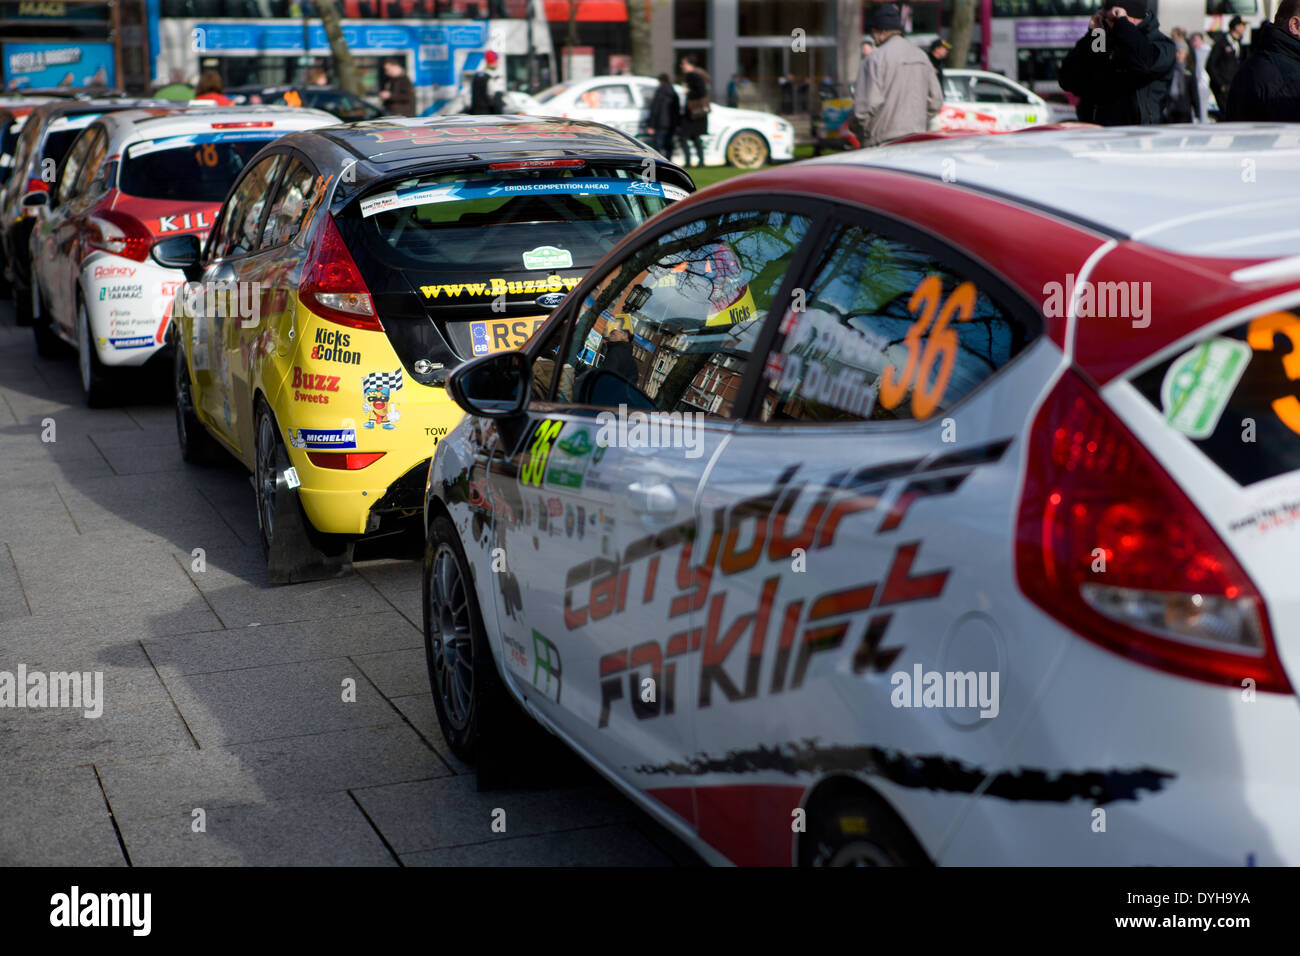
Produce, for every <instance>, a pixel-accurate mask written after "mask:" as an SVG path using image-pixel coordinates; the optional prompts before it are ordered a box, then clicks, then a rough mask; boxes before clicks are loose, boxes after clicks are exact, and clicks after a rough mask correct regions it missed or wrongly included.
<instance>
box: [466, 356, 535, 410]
mask: <svg viewBox="0 0 1300 956" xmlns="http://www.w3.org/2000/svg"><path fill="white" fill-rule="evenodd" d="M532 378H533V370H532V368H531V367H530V366H529V364H528V356H526V355H524V353H523V352H516V351H510V352H497V353H495V354H493V355H485V356H483V357H482V358H478V359H474V360H473V361H472V362H466V363H465V364H464V365H462V366H460V367H459V368H457V369H455V370H454V371H453V372H452V373H451V375H449V376H447V393H448V394H449V395H451V397H452V401H454V402H455V403H456V404H457V405H459V406H460V407H461V408H463V409H465V411H467V412H469V413H470V414H471V415H482V416H483V417H485V418H509V417H511V416H512V415H518V414H519V413H520V412H522V411H523V410H524V406H526V405H527V404H528V392H529V388H530V386H531V385H532Z"/></svg>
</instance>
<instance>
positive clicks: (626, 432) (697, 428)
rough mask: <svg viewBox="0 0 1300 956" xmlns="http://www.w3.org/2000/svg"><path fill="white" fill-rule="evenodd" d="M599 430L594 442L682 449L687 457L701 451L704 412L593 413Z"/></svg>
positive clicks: (624, 410) (621, 409)
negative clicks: (595, 414)
mask: <svg viewBox="0 0 1300 956" xmlns="http://www.w3.org/2000/svg"><path fill="white" fill-rule="evenodd" d="M596 422H597V424H599V425H600V431H599V432H598V433H597V434H596V444H597V445H604V446H605V447H609V446H610V445H613V446H614V447H616V448H685V449H686V457H687V458H699V457H700V456H701V455H702V454H704V415H703V413H701V412H655V413H654V414H653V415H651V414H647V413H646V412H628V410H627V406H626V405H620V406H618V414H617V415H615V414H614V413H613V412H601V413H600V414H598V415H597V416H596Z"/></svg>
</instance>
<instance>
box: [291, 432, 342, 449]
mask: <svg viewBox="0 0 1300 956" xmlns="http://www.w3.org/2000/svg"><path fill="white" fill-rule="evenodd" d="M289 444H290V445H291V446H292V447H294V448H356V447H357V433H356V431H355V430H354V429H351V428H290V429H289Z"/></svg>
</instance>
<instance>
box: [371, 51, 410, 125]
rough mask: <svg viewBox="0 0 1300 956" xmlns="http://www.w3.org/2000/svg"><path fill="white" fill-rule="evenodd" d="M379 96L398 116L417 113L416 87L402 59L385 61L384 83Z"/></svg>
mask: <svg viewBox="0 0 1300 956" xmlns="http://www.w3.org/2000/svg"><path fill="white" fill-rule="evenodd" d="M379 98H380V99H381V100H383V101H384V105H385V106H387V107H388V108H389V109H390V110H392V111H393V112H394V113H396V114H397V115H398V116H414V115H415V87H414V86H413V85H412V83H411V78H410V77H409V76H407V75H406V67H405V66H403V65H402V61H401V60H400V59H398V58H394V59H391V60H385V61H384V85H383V88H382V89H380V91H379Z"/></svg>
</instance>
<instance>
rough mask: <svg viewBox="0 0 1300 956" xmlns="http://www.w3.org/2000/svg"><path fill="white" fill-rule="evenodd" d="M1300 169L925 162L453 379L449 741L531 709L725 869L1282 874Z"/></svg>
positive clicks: (670, 250) (730, 194) (432, 495)
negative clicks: (1192, 868)
mask: <svg viewBox="0 0 1300 956" xmlns="http://www.w3.org/2000/svg"><path fill="white" fill-rule="evenodd" d="M1247 160H1248V161H1249V163H1250V166H1251V168H1252V169H1253V170H1254V171H1255V175H1253V176H1251V177H1243V176H1240V175H1238V171H1239V170H1240V169H1241V168H1242V165H1243V163H1244V162H1245V161H1247ZM1297 162H1300V145H1298V144H1297V138H1296V136H1295V134H1294V132H1293V131H1292V130H1291V129H1290V128H1288V126H1287V124H1274V125H1266V124H1245V123H1237V124H1230V127H1229V128H1228V129H1227V131H1226V132H1225V127H1223V126H1219V127H1215V128H1213V129H1210V130H1204V131H1198V130H1193V129H1192V128H1191V127H1187V126H1180V127H1140V128H1116V129H1098V128H1087V129H1077V128H1076V129H1060V130H1035V131H1032V132H1029V131H1023V132H1013V133H1006V134H998V135H980V134H973V135H969V136H962V137H932V138H931V139H929V140H927V141H921V142H915V143H911V144H906V145H896V146H884V147H881V148H880V149H874V150H857V151H854V152H846V153H841V154H838V155H836V156H834V157H827V158H824V159H820V160H814V161H813V162H811V163H803V164H798V165H795V166H790V167H785V168H781V169H775V170H768V171H765V172H759V173H754V174H752V175H749V176H742V177H738V178H736V179H733V180H731V181H730V182H727V183H722V184H720V185H718V186H715V187H713V188H711V189H708V190H706V191H704V192H702V193H700V194H699V195H697V196H694V197H691V198H689V199H685V200H683V201H681V202H680V203H678V204H676V205H674V206H673V207H672V208H671V209H668V210H665V211H664V212H662V213H660V214H659V215H658V216H656V217H655V218H654V219H653V220H651V221H650V222H648V223H646V224H645V225H643V226H642V227H641V228H640V229H638V230H637V231H636V232H635V233H633V234H632V235H631V236H630V237H629V238H628V239H627V240H626V241H625V242H623V243H622V244H621V245H620V246H618V247H617V248H616V249H615V250H613V251H612V252H611V253H610V254H609V255H608V256H606V258H605V259H604V260H603V261H602V262H601V263H600V264H598V265H597V266H596V267H595V268H594V269H592V270H591V271H590V272H589V273H588V275H587V277H586V278H585V279H584V280H583V282H582V283H581V284H580V285H579V286H577V287H576V288H575V289H574V290H573V292H572V293H570V295H569V296H568V298H567V299H566V300H565V302H564V303H563V304H562V305H560V307H559V308H558V309H557V310H556V312H555V313H554V314H552V316H551V317H550V318H549V320H548V321H547V323H546V324H544V325H543V326H542V327H541V328H540V329H539V330H538V331H537V332H536V333H535V334H534V336H533V338H532V339H531V340H530V342H529V343H527V344H526V345H525V346H524V348H523V349H522V350H520V351H513V352H512V351H503V352H498V353H495V354H493V355H490V356H485V357H483V358H481V359H477V360H475V361H474V362H471V363H468V364H466V365H463V366H461V367H460V368H458V369H457V370H456V371H455V372H454V373H453V374H452V375H451V376H450V378H449V379H448V386H447V387H448V391H449V392H450V393H451V394H452V396H453V397H454V398H455V399H456V400H457V401H458V402H460V403H461V405H462V407H464V408H465V409H466V410H467V411H468V412H469V413H470V414H469V415H468V416H467V417H466V418H465V419H464V421H463V422H462V423H461V424H460V425H459V426H458V427H457V428H456V429H454V430H453V432H452V434H451V435H449V436H448V437H447V438H445V439H444V440H443V441H441V442H440V443H439V445H438V449H437V452H436V454H435V456H434V459H433V463H432V466H431V469H430V475H429V488H428V494H427V501H426V518H427V526H428V541H427V549H426V553H425V582H424V604H425V607H424V619H425V641H426V651H427V659H428V669H429V672H430V677H431V683H432V688H433V696H434V703H435V706H436V708H437V711H438V716H439V719H440V722H441V726H442V731H443V734H444V736H445V737H446V738H447V740H448V742H449V744H450V745H451V746H452V747H453V749H455V751H456V752H457V753H458V754H461V755H462V756H466V757H475V758H476V759H478V758H479V756H481V755H487V754H491V753H492V752H493V746H494V745H493V740H494V736H493V735H494V734H500V735H502V737H504V738H506V739H509V738H510V736H511V734H510V733H509V732H508V724H507V725H503V724H502V723H501V722H500V721H499V718H501V717H503V716H506V717H508V716H509V715H510V714H511V713H512V712H514V710H515V707H514V704H513V703H512V701H517V702H518V703H519V705H520V707H521V708H522V709H523V711H525V712H526V713H527V714H528V715H529V716H530V717H531V718H533V719H535V720H536V721H538V722H540V723H541V724H542V725H544V726H545V727H547V728H549V729H550V730H551V731H553V732H554V733H555V734H556V735H558V736H559V737H560V738H562V739H563V740H564V741H565V742H567V743H568V744H569V745H570V746H571V747H573V748H574V749H575V750H577V751H578V752H579V753H581V754H582V755H583V756H584V757H585V758H586V759H587V760H588V761H589V762H590V763H591V764H592V765H593V766H595V767H596V768H597V769H599V770H600V771H601V772H602V773H604V774H605V775H606V776H608V777H609V779H611V780H612V781H613V782H614V783H615V784H616V785H618V786H619V787H620V788H622V789H623V790H624V792H626V793H628V794H629V795H630V796H632V798H633V799H635V800H637V801H638V802H639V803H640V804H641V805H642V806H644V807H646V808H648V809H649V810H650V811H651V812H653V813H654V814H656V816H657V817H658V818H659V819H660V820H662V821H663V822H664V823H665V824H666V825H667V826H670V827H671V828H672V829H673V830H674V831H675V832H677V833H678V834H680V835H681V836H682V837H683V838H685V839H687V840H689V841H691V842H692V844H693V845H694V846H696V847H697V848H698V849H699V850H700V851H701V852H702V853H703V854H704V855H705V856H706V857H707V858H708V859H710V860H714V861H719V862H732V863H737V864H766V865H772V864H786V865H788V864H790V863H801V864H812V865H816V864H847V863H856V864H868V865H869V864H889V863H926V862H938V863H952V864H985V865H988V864H1124V865H1143V866H1164V865H1179V864H1182V865H1188V864H1196V865H1224V866H1245V865H1250V864H1251V863H1257V864H1260V865H1278V864H1288V865H1295V864H1297V863H1300V815H1297V813H1296V805H1297V800H1300V766H1298V765H1297V763H1296V762H1295V761H1292V760H1290V759H1289V757H1288V754H1289V753H1290V750H1289V748H1290V746H1291V744H1292V743H1293V742H1297V741H1300V707H1297V702H1296V688H1297V686H1300V685H1297V679H1300V588H1297V586H1296V576H1297V568H1298V567H1300V257H1298V256H1297V255H1296V252H1295V250H1296V247H1297V241H1298V240H1300V226H1297V213H1300V195H1297V193H1296V190H1295V188H1294V185H1293V180H1294V171H1295V169H1296V164H1297ZM953 174H955V176H954V175H953ZM954 180H955V181H954ZM1026 250H1029V251H1030V252H1031V253H1032V254H1029V253H1027V251H1026ZM497 739H500V738H497ZM497 752H498V753H499V752H500V751H497ZM489 762H490V761H489Z"/></svg>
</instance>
